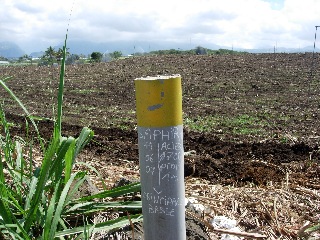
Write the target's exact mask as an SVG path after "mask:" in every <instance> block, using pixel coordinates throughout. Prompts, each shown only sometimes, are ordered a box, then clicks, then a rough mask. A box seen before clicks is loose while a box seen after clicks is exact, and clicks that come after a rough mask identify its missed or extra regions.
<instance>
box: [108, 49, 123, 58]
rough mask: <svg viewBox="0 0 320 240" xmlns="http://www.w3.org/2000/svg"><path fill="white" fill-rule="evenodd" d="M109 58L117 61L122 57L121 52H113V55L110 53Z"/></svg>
mask: <svg viewBox="0 0 320 240" xmlns="http://www.w3.org/2000/svg"><path fill="white" fill-rule="evenodd" d="M110 56H111V58H114V59H118V58H120V57H122V52H121V51H114V52H113V53H110Z"/></svg>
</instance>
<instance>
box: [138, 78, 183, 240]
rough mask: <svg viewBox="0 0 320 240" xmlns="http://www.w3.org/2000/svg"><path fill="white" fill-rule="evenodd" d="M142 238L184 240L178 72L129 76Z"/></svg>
mask: <svg viewBox="0 0 320 240" xmlns="http://www.w3.org/2000/svg"><path fill="white" fill-rule="evenodd" d="M135 90H136V106H137V108H136V109H137V120H138V145H139V162H140V178H141V197H142V213H143V228H144V237H145V239H146V240H170V239H174V240H185V239H186V226H185V186H184V150H183V125H182V124H183V123H182V88H181V76H180V75H172V76H157V77H146V78H138V79H135Z"/></svg>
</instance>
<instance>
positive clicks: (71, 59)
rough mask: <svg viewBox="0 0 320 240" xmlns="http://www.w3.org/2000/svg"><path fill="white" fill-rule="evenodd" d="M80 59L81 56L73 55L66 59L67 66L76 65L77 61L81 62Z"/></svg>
mask: <svg viewBox="0 0 320 240" xmlns="http://www.w3.org/2000/svg"><path fill="white" fill-rule="evenodd" d="M79 59H80V56H79V55H77V54H71V55H69V56H68V57H67V59H66V64H67V65H69V64H74V63H76V62H77V61H79Z"/></svg>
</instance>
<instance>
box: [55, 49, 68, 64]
mask: <svg viewBox="0 0 320 240" xmlns="http://www.w3.org/2000/svg"><path fill="white" fill-rule="evenodd" d="M68 50H69V48H67V50H66V56H69V55H70V53H69V52H68ZM62 58H63V48H59V50H58V51H57V52H56V59H57V61H60V60H61V59H62Z"/></svg>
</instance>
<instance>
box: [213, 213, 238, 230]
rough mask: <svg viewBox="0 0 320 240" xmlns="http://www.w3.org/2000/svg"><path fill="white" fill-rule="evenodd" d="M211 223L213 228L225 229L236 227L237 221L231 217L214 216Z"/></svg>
mask: <svg viewBox="0 0 320 240" xmlns="http://www.w3.org/2000/svg"><path fill="white" fill-rule="evenodd" d="M211 224H212V226H213V227H215V228H225V229H231V228H234V227H236V225H237V221H236V220H233V219H229V218H227V217H225V216H215V217H214V218H213V219H212V221H211Z"/></svg>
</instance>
